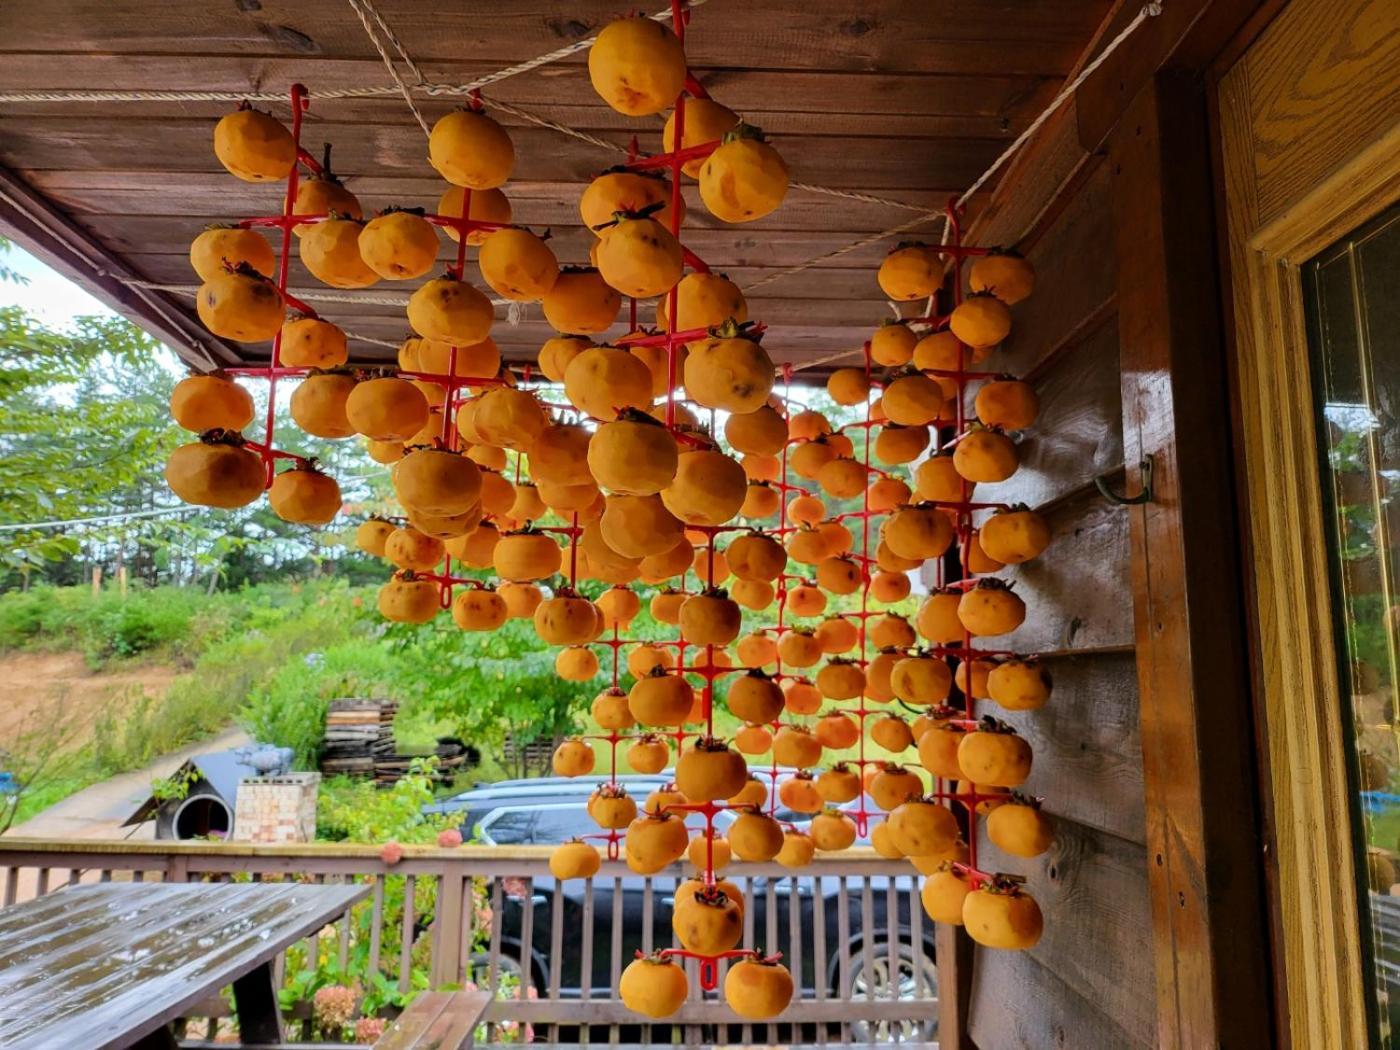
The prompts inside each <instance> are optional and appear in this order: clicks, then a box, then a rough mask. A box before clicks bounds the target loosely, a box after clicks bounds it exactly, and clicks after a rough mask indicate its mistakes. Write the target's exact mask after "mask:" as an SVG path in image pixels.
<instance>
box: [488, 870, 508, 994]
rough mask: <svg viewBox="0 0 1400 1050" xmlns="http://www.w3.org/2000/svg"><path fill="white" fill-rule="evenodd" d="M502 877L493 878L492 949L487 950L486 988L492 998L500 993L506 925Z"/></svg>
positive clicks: (495, 876) (494, 876)
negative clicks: (502, 946) (502, 951)
mask: <svg viewBox="0 0 1400 1050" xmlns="http://www.w3.org/2000/svg"><path fill="white" fill-rule="evenodd" d="M501 911H502V909H501V876H499V875H493V876H491V947H490V948H489V949H487V951H488V955H489V957H488V959H487V980H486V986H487V987H488V988H489V989H490V990H491V994H492V996H495V995H496V994H497V993H498V992H499V991H500V985H499V984H498V983H497V980H496V979H497V977H498V976H499V974H500V965H499V964H500V958H501V926H502V925H503V924H504V921H505V920H504V916H503V915H502V914H501Z"/></svg>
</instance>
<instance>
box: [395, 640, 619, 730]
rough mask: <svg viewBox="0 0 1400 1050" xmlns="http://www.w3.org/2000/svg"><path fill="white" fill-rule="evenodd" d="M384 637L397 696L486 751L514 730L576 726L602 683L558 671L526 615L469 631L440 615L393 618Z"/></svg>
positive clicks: (552, 655) (560, 728)
mask: <svg viewBox="0 0 1400 1050" xmlns="http://www.w3.org/2000/svg"><path fill="white" fill-rule="evenodd" d="M385 639H386V641H387V642H388V644H389V648H390V651H391V652H392V654H393V655H394V657H395V661H396V683H397V687H398V689H399V690H400V692H399V693H398V694H397V695H401V696H403V697H405V698H411V701H412V705H413V707H414V709H416V710H418V711H422V712H426V713H428V714H430V715H432V716H433V717H435V718H437V719H440V720H442V721H444V722H447V723H449V724H450V725H451V726H452V727H453V728H454V730H455V732H456V733H457V734H458V735H460V736H462V737H463V738H465V739H468V740H471V741H473V742H474V743H475V744H476V745H477V746H478V747H480V748H482V750H487V749H488V748H494V747H497V746H499V745H500V744H501V743H502V742H503V741H504V740H505V738H506V737H507V736H508V735H509V736H510V737H512V738H513V739H514V740H515V741H517V742H521V743H523V742H528V741H531V740H537V739H541V738H543V739H546V740H552V739H554V738H555V737H556V736H558V735H560V734H564V733H569V732H573V731H575V730H576V729H577V728H578V715H579V713H580V712H581V711H582V710H584V709H586V707H587V704H588V701H589V700H591V699H592V697H593V695H594V694H595V693H596V692H597V689H598V687H597V685H596V684H590V683H579V682H566V681H564V680H563V679H561V678H560V677H559V676H558V675H557V674H555V673H554V653H553V652H552V651H551V650H550V647H549V646H547V645H545V644H544V643H543V642H542V641H540V639H539V637H538V636H537V635H536V634H535V632H534V629H533V626H532V625H531V624H530V623H528V622H526V621H523V620H508V621H506V623H505V624H504V625H503V626H502V627H500V628H499V629H498V630H495V631H492V632H490V633H483V634H464V633H463V632H462V631H460V630H458V629H457V628H456V627H455V626H454V625H453V624H452V622H451V621H450V620H448V619H446V618H445V617H439V618H438V619H437V620H435V621H433V622H432V623H429V624H425V625H423V626H421V627H418V626H414V625H408V624H394V625H392V626H390V627H389V628H388V629H387V630H386V631H385Z"/></svg>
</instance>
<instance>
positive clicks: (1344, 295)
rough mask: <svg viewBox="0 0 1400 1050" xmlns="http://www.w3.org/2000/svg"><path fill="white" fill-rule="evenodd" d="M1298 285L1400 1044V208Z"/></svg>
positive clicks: (1383, 1027) (1324, 258) (1378, 974)
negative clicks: (1399, 707) (1399, 701)
mask: <svg viewBox="0 0 1400 1050" xmlns="http://www.w3.org/2000/svg"><path fill="white" fill-rule="evenodd" d="M1303 288H1304V296H1305V306H1306V310H1307V318H1308V341H1309V349H1310V351H1311V355H1312V375H1313V384H1312V385H1313V390H1314V391H1315V394H1314V397H1315V401H1316V423H1317V434H1318V451H1319V455H1320V461H1321V477H1322V484H1323V489H1324V492H1323V496H1324V507H1325V511H1326V514H1327V523H1328V536H1327V543H1328V561H1329V565H1330V569H1331V576H1332V589H1333V595H1334V598H1333V609H1332V611H1333V617H1334V619H1335V621H1336V628H1337V629H1336V637H1337V638H1338V639H1339V643H1338V644H1339V646H1341V647H1342V648H1343V651H1342V652H1340V653H1338V654H1337V655H1338V664H1339V677H1340V681H1341V683H1342V686H1343V690H1344V696H1343V710H1344V712H1345V717H1346V722H1347V724H1346V725H1345V726H1344V727H1343V728H1344V732H1345V733H1346V734H1347V740H1348V746H1349V748H1350V752H1351V753H1350V758H1351V762H1350V766H1351V784H1352V798H1351V799H1350V803H1351V807H1352V823H1353V826H1354V827H1355V828H1356V836H1355V839H1356V850H1357V861H1358V871H1359V873H1360V880H1359V881H1360V882H1361V885H1359V886H1358V894H1359V896H1360V909H1359V910H1360V914H1361V917H1362V922H1363V926H1364V929H1363V931H1362V933H1363V943H1365V944H1366V946H1367V951H1368V955H1369V960H1368V965H1369V969H1370V972H1371V975H1372V979H1371V983H1370V987H1371V991H1372V995H1371V997H1370V1003H1369V1006H1370V1014H1371V1023H1372V1030H1373V1041H1374V1043H1375V1045H1377V1046H1381V1047H1386V1048H1389V1047H1400V768H1397V766H1400V762H1398V761H1397V758H1398V757H1400V755H1398V753H1397V731H1400V723H1398V722H1397V713H1396V706H1395V704H1396V698H1395V687H1396V683H1397V681H1400V581H1397V579H1396V573H1397V570H1400V550H1397V544H1400V208H1395V209H1392V210H1391V211H1389V212H1387V213H1385V214H1383V215H1381V216H1379V217H1378V218H1376V219H1375V220H1374V221H1372V222H1370V223H1368V224H1367V225H1366V226H1364V227H1362V228H1361V229H1359V230H1357V231H1355V232H1354V233H1352V234H1351V235H1349V236H1348V237H1346V238H1344V239H1343V240H1342V241H1341V242H1339V243H1338V244H1335V245H1333V246H1332V247H1330V248H1328V249H1327V250H1326V251H1324V252H1323V253H1321V254H1320V255H1319V256H1318V257H1317V258H1315V259H1313V260H1312V261H1310V262H1308V263H1307V264H1306V265H1305V266H1304V268H1303ZM1307 641H1308V640H1307V639H1305V638H1300V639H1298V644H1302V645H1306V644H1307Z"/></svg>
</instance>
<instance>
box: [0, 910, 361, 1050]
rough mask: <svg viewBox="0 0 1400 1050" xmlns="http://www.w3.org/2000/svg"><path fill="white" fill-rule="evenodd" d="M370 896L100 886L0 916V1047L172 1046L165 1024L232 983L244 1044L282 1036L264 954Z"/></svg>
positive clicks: (275, 952) (268, 957) (269, 967)
mask: <svg viewBox="0 0 1400 1050" xmlns="http://www.w3.org/2000/svg"><path fill="white" fill-rule="evenodd" d="M368 892H369V888H368V887H366V886H304V885H293V884H269V883H257V884H250V885H238V884H228V883H220V884H213V885H211V884H206V883H144V884H143V883H124V884H117V883H104V884H102V885H97V886H73V887H69V888H66V889H62V890H58V891H55V892H53V893H50V894H47V895H46V896H43V897H40V898H38V899H36V900H32V901H26V902H25V903H23V904H19V905H14V906H12V907H9V908H5V909H3V910H0V1047H3V1048H5V1050H11V1048H13V1050H20V1048H24V1050H39V1048H44V1050H52V1048H54V1047H74V1048H77V1047H83V1048H93V1050H98V1048H103V1050H105V1048H119V1047H128V1046H134V1045H138V1044H139V1045H140V1046H142V1047H159V1046H167V1045H169V1046H173V1045H174V1043H173V1041H171V1040H170V1037H169V1036H168V1035H166V1034H165V1032H166V1026H167V1025H168V1024H169V1023H170V1022H171V1021H172V1020H174V1019H175V1018H177V1017H179V1016H181V1015H182V1014H183V1013H184V1011H186V1010H188V1009H189V1008H190V1007H192V1006H193V1005H194V1004H195V1003H198V1002H200V1001H202V1000H204V999H207V998H210V997H212V996H215V995H217V994H218V992H219V990H220V989H222V988H225V987H227V986H229V985H230V984H232V985H234V999H235V1005H236V1006H237V1008H238V1012H239V1020H240V1023H241V1024H242V1026H243V1030H244V1032H245V1038H248V1037H249V1033H250V1031H258V1032H261V1033H262V1035H264V1036H268V1035H272V1036H277V1035H280V1021H279V1018H278V1016H277V999H276V991H275V989H273V988H272V987H271V984H272V961H273V959H275V958H276V956H277V955H278V953H279V952H281V951H282V950H283V949H285V948H286V947H287V946H289V945H291V944H293V943H295V942H296V941H298V940H300V939H301V938H303V937H306V936H308V935H309V934H312V933H315V932H316V931H317V930H319V929H320V928H321V927H322V926H325V925H327V924H328V923H330V922H332V921H333V920H334V919H336V918H337V917H338V916H339V915H341V914H342V913H344V912H345V910H346V909H347V908H349V907H350V905H352V904H354V903H355V902H357V901H359V900H361V899H363V898H364V897H365V895H366V894H367V893H368ZM259 1041H261V1040H259ZM271 1041H273V1042H276V1041H277V1039H276V1038H274V1039H272V1040H271Z"/></svg>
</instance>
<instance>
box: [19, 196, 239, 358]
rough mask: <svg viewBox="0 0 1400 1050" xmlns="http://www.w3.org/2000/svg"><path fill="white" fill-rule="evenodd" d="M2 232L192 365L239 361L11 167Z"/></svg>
mask: <svg viewBox="0 0 1400 1050" xmlns="http://www.w3.org/2000/svg"><path fill="white" fill-rule="evenodd" d="M0 234H3V235H4V236H6V237H8V238H10V239H11V240H13V241H14V242H15V243H16V244H18V245H19V246H20V247H22V248H24V249H25V251H27V252H29V253H30V254H31V255H33V256H34V257H35V258H37V259H39V260H40V261H42V262H43V263H45V264H46V265H48V266H50V267H52V268H53V269H54V270H56V271H57V272H59V273H61V274H62V275H63V276H64V277H67V278H68V279H69V280H70V281H73V282H74V283H76V284H78V285H80V286H81V287H83V288H84V289H86V290H87V291H88V292H89V293H91V294H92V295H93V296H94V297H95V298H97V299H98V300H100V301H101V302H103V303H105V304H106V305H107V306H109V307H111V308H112V309H113V310H115V311H116V312H117V313H119V314H121V315H122V316H123V317H125V318H126V319H127V320H129V321H131V322H132V323H133V324H136V325H139V326H140V327H141V328H143V329H145V330H146V331H147V332H149V333H151V335H153V336H155V337H156V338H157V339H159V340H161V342H163V343H165V344H167V345H168V346H169V347H170V348H171V349H172V350H174V351H175V352H176V353H177V354H179V355H180V357H181V358H183V359H184V360H186V361H188V362H189V363H190V364H192V365H194V366H196V367H198V368H210V367H213V366H219V365H226V364H236V363H238V361H239V360H240V357H239V353H238V351H237V350H236V349H235V348H234V347H232V346H230V345H229V344H228V343H226V342H224V341H223V340H221V339H218V338H216V337H215V336H213V335H211V334H210V333H209V332H208V331H206V330H205V329H204V327H203V326H202V325H201V324H200V323H199V321H198V320H197V319H196V318H195V317H194V316H193V315H192V313H191V311H190V308H189V306H188V305H187V304H186V303H183V302H181V301H180V300H178V299H176V298H174V297H173V296H171V295H169V294H167V293H165V292H159V291H155V290H153V289H149V288H140V287H137V286H136V285H134V284H132V283H129V282H133V281H139V280H140V279H141V277H140V275H139V274H137V273H136V272H135V271H134V270H132V269H131V267H130V266H128V265H127V264H126V263H125V262H123V261H122V260H121V259H120V258H119V257H118V256H116V255H114V254H113V253H112V252H110V251H108V250H107V249H106V248H104V247H103V246H102V245H101V244H99V243H98V242H97V241H96V240H94V239H93V237H92V236H91V235H90V234H88V233H87V232H86V231H84V230H83V229H81V228H80V227H79V226H78V225H76V224H75V223H74V222H73V221H72V220H71V219H69V218H68V217H67V216H65V215H63V214H62V213H61V212H59V211H58V210H57V209H56V208H54V206H53V205H52V204H50V203H49V202H48V201H47V200H46V199H45V198H44V197H42V196H41V195H40V194H38V193H36V192H35V191H34V189H33V188H32V187H31V186H29V184H28V183H26V182H25V181H24V180H23V179H21V178H19V177H18V176H17V175H15V174H14V172H12V171H9V170H8V169H6V168H0Z"/></svg>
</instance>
